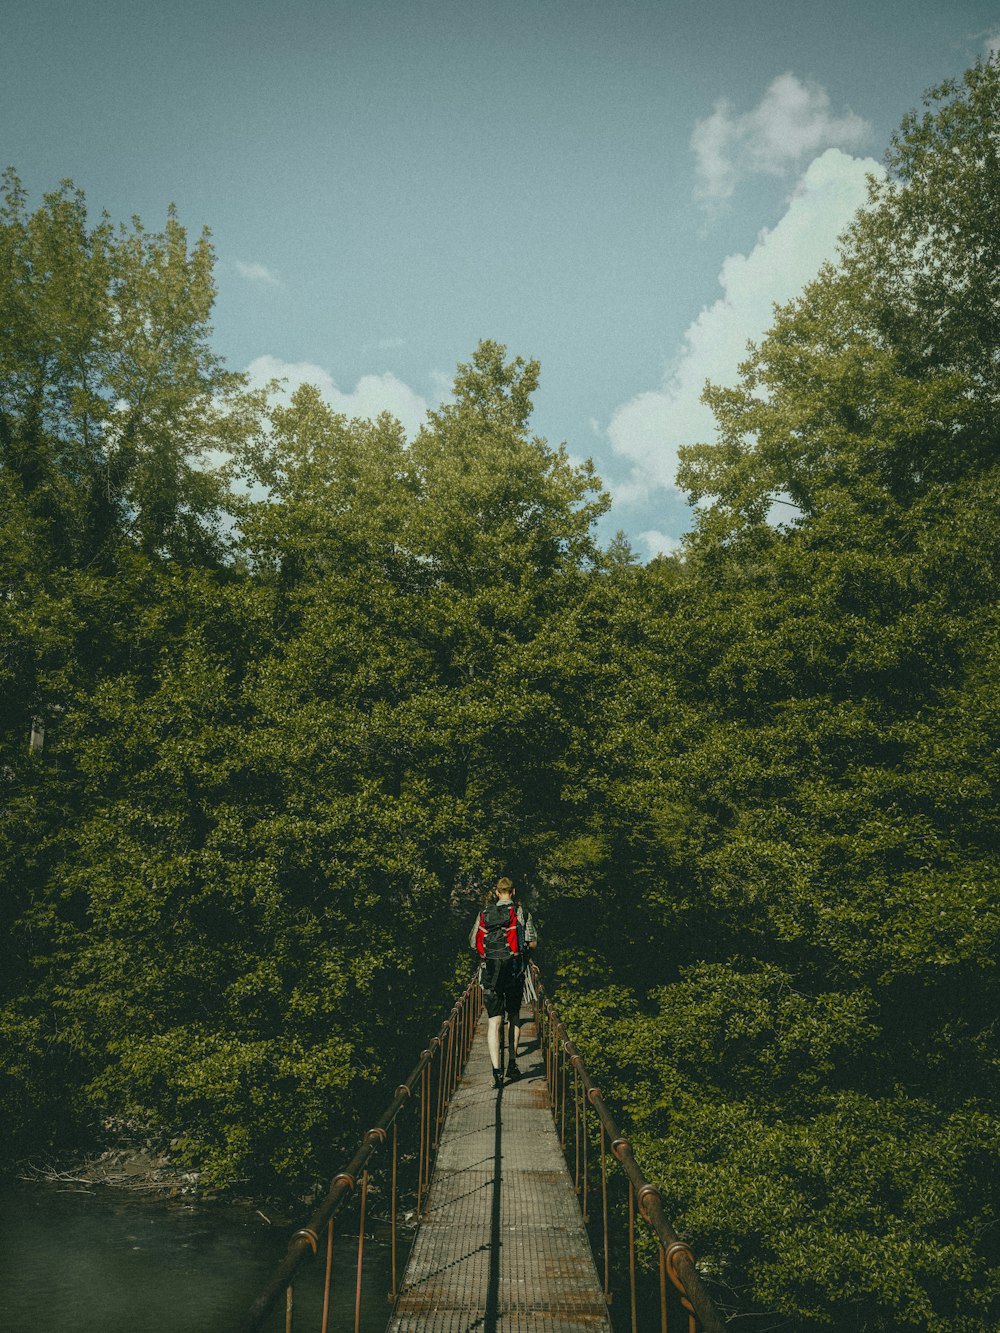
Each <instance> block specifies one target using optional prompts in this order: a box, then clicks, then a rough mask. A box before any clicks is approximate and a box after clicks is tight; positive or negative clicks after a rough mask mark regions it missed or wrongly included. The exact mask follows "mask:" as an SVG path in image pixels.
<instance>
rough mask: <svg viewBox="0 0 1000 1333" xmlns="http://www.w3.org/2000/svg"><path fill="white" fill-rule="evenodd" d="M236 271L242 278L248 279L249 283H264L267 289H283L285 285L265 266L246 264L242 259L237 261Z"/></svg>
mask: <svg viewBox="0 0 1000 1333" xmlns="http://www.w3.org/2000/svg"><path fill="white" fill-rule="evenodd" d="M236 271H237V273H238V274H239V275H240V277H241V278H246V280H247V282H259V283H263V284H264V286H265V287H281V286H283V285H284V284H283V283H282V281H281V279H280V278H279V277H278V276H277V275H276V274H275V273H272V272H271V270H270V269H269V268H268V267H267V266H266V265H265V264H245V263H244V262H243V260H242V259H237V260H236Z"/></svg>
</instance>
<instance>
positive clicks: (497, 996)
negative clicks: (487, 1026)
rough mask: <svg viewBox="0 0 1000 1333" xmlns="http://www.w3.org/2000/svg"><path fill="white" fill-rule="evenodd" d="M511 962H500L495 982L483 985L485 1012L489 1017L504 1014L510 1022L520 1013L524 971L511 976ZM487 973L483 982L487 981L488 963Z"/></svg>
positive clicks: (514, 1020) (516, 1018)
mask: <svg viewBox="0 0 1000 1333" xmlns="http://www.w3.org/2000/svg"><path fill="white" fill-rule="evenodd" d="M511 971H512V965H511V963H509V962H508V963H502V964H501V966H500V974H499V976H498V977H497V979H496V982H495V983H494V985H493V986H492V987H491V986H489V985H484V989H483V1002H484V1003H485V1005H486V1012H487V1013H488V1014H489V1016H490V1018H496V1017H497V1015H498V1014H504V1013H505V1014H506V1015H507V1017H508V1018H509V1019H510V1020H511V1022H513V1023H516V1022H517V1020H518V1018H519V1017H520V1015H521V999H522V997H523V995H524V973H523V972H521V973H519V974H518V975H517V976H516V977H513V976H511ZM486 972H487V975H486V977H485V978H484V982H488V981H489V964H487V967H486Z"/></svg>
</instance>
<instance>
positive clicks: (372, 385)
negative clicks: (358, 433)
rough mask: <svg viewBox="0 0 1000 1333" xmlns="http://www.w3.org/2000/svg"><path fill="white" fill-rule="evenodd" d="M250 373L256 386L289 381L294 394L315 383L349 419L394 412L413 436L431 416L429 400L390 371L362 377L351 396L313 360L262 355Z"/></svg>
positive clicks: (253, 364) (331, 404)
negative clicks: (283, 359)
mask: <svg viewBox="0 0 1000 1333" xmlns="http://www.w3.org/2000/svg"><path fill="white" fill-rule="evenodd" d="M246 373H247V375H248V376H249V377H250V383H251V386H254V387H260V386H262V385H264V384H267V383H268V381H269V380H272V379H283V380H287V384H286V385H285V392H286V393H287V394H291V393H293V392H294V391H295V390H296V389H297V388H298V387H299V385H300V384H315V386H316V387H317V389H319V391H320V393H321V394H322V395H323V397H324V398H325V399H326V401H327V402H328V403H329V404H330V406H331V407H332V408H333V410H334V411H335V412H342V413H343V414H344V416H347V417H362V418H366V419H367V418H374V417H377V416H378V415H379V414H380V413H381V412H391V413H392V415H393V416H394V417H396V418H397V419H398V420H399V421H401V422H402V423H403V426H404V428H405V430H406V433H407V435H410V436H412V435H415V434H416V432H417V430H418V429H419V428H420V426H421V424H422V422H423V420H424V417H425V416H426V414H427V408H428V403H427V400H426V399H425V398H422V397H421V396H420V394H418V393H415V392H414V390H413V389H411V388H410V386H409V385H408V384H404V383H403V381H402V380H400V379H397V378H396V376H395V375H393V374H391V373H389V372H386V373H385V374H384V375H362V376H361V378H360V379H359V380H358V382H357V384H356V385H355V386H354V388H353V389H352V390H351V391H350V392H349V393H345V392H344V390H343V389H340V388H338V386H337V384H336V383H335V382H334V379H333V377H332V376H331V375H330V373H329V371H326V370H324V369H323V367H322V366H317V365H313V364H312V363H311V362H309V361H282V360H280V359H279V358H278V357H276V356H258V357H257V359H256V360H255V361H251V363H250V364H249V366H247V369H246Z"/></svg>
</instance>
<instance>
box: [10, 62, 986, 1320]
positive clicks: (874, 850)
mask: <svg viewBox="0 0 1000 1333" xmlns="http://www.w3.org/2000/svg"><path fill="white" fill-rule="evenodd" d="M998 124H1000V69H998V67H997V65H996V64H995V63H990V64H986V65H981V66H977V67H976V68H974V69H973V70H971V71H969V73H968V75H967V76H966V78H965V80H964V81H962V82H961V83H959V84H957V85H949V86H946V87H943V88H941V89H938V90H936V91H935V92H934V93H933V94H932V95H931V96H930V99H929V104H928V107H927V110H926V114H925V115H923V116H921V117H917V116H914V117H911V118H909V119H908V120H907V121H906V122H905V123H904V125H903V126H902V128H901V130H900V132H899V134H898V135H897V137H896V139H895V141H894V146H893V149H892V151H891V153H890V156H889V167H890V173H889V176H888V179H886V180H885V181H884V182H873V183H872V186H871V199H870V202H869V205H868V207H867V208H866V209H865V210H863V211H862V212H861V213H860V214H859V216H858V218H857V220H856V222H855V224H854V225H853V226H852V228H851V229H850V231H849V232H848V234H847V235H846V236H845V238H844V242H843V249H842V254H841V258H840V260H839V262H838V263H837V264H836V265H831V266H829V267H827V268H826V269H824V270H823V271H822V272H821V273H820V274H819V275H818V276H817V278H816V280H815V281H814V282H813V283H811V284H810V285H809V286H808V287H807V288H806V290H805V291H804V292H803V294H802V296H801V297H799V298H798V299H797V300H795V301H793V302H791V303H790V304H789V305H788V306H786V307H784V308H782V309H780V310H778V311H777V312H776V316H775V322H774V325H773V327H772V329H771V330H770V332H769V333H768V335H767V336H766V337H765V338H764V340H763V341H762V342H761V344H760V345H759V346H757V347H753V348H751V350H750V353H749V356H748V359H747V361H746V363H745V365H744V366H743V367H742V370H741V376H740V380H739V383H738V384H736V385H735V386H730V387H725V388H723V387H713V388H711V389H710V390H709V391H708V392H709V399H710V401H711V403H712V405H713V407H714V409H715V412H716V416H717V419H718V423H719V430H720V442H719V443H718V444H714V445H701V446H692V447H691V448H690V449H688V450H687V451H686V452H685V458H684V463H683V466H682V481H683V482H684V484H685V485H686V486H687V488H688V490H689V492H690V493H691V496H692V498H693V499H694V500H696V501H698V502H700V503H699V508H698V509H697V510H696V516H695V524H694V529H693V531H692V532H691V534H690V535H689V537H688V539H687V541H686V544H685V550H684V552H683V554H682V555H681V556H678V557H673V558H670V559H659V560H656V561H654V562H652V563H651V564H650V565H648V566H646V567H642V566H640V565H639V564H637V563H636V562H635V561H634V559H633V558H632V556H631V554H630V552H629V551H628V549H627V547H626V546H624V544H622V543H614V544H612V546H611V547H610V548H609V549H607V550H602V549H600V548H599V547H598V546H597V545H596V544H595V540H594V537H593V524H594V520H595V518H596V517H597V516H598V515H599V514H600V513H601V512H602V510H603V508H604V506H605V504H606V500H605V497H604V496H603V494H602V493H601V491H600V486H599V482H598V480H597V478H596V477H595V476H594V475H593V473H592V471H591V470H590V468H589V466H584V467H578V466H573V465H572V464H571V463H570V462H569V460H568V458H567V457H566V455H565V453H564V452H563V451H562V450H561V449H552V448H550V447H549V446H548V445H547V444H546V443H545V442H544V441H542V440H539V439H538V438H536V437H534V436H532V435H531V434H530V431H529V420H530V411H531V396H532V393H533V391H534V389H535V387H536V384H537V379H538V367H537V365H536V364H535V363H525V362H523V361H521V360H520V359H516V360H513V361H509V362H508V361H507V360H506V353H505V350H504V349H503V348H502V347H499V346H497V345H496V344H493V343H483V344H481V345H480V347H479V348H478V349H477V350H476V352H475V354H474V355H473V357H472V360H471V361H470V363H469V364H467V365H463V366H460V367H459V369H458V374H457V377H456V380H455V386H454V394H453V398H452V400H451V401H450V402H449V403H448V404H447V405H445V406H443V407H442V408H440V409H439V410H438V411H437V412H433V413H430V414H429V415H428V419H427V421H426V423H425V425H424V427H423V428H422V429H421V431H420V432H419V434H418V435H417V437H416V438H415V439H414V440H413V441H412V442H409V443H408V442H407V441H406V439H405V437H404V435H403V432H402V430H401V428H400V427H399V425H398V423H396V422H395V421H393V420H392V419H391V418H389V417H387V416H386V417H382V418H380V419H379V420H377V421H374V422H363V421H348V420H346V419H345V418H343V417H341V416H337V415H336V414H335V413H333V412H332V411H331V410H330V408H329V407H328V406H327V405H326V404H325V403H324V401H323V400H322V398H321V397H320V396H319V394H318V393H317V392H316V391H315V390H313V389H311V388H309V387H305V388H302V389H300V390H298V391H297V392H296V393H295V394H294V395H293V396H292V397H291V398H290V399H286V398H284V397H282V396H281V395H279V394H276V393H250V392H248V391H247V390H246V387H245V385H244V384H243V382H242V381H241V379H240V377H239V376H235V375H232V374H230V373H228V372H227V371H225V369H224V368H223V366H222V365H221V364H220V362H219V361H218V359H217V358H216V357H215V356H214V355H213V353H212V351H211V347H210V329H209V326H208V322H207V321H208V318H209V313H210V308H211V302H212V295H213V291H212V276H211V272H212V255H211V249H210V246H209V244H208V241H207V239H206V238H204V237H203V238H202V239H201V240H200V241H198V242H197V243H196V244H195V245H193V246H189V245H188V240H187V237H186V235H185V233H184V231H183V229H182V228H181V226H180V224H179V223H178V221H177V219H176V218H175V217H174V216H172V215H171V216H170V217H169V218H168V220H167V225H166V227H165V229H164V231H163V232H162V233H159V234H151V233H148V232H146V231H145V230H144V229H143V228H142V227H141V225H140V224H139V223H138V222H135V223H133V224H132V226H131V227H127V228H114V227H113V226H112V225H111V223H110V222H109V221H108V220H107V219H102V220H101V221H100V222H99V223H98V224H97V225H96V226H93V227H91V226H89V225H88V222H87V216H86V211H85V207H84V202H83V200H82V198H81V197H80V196H79V195H78V194H77V193H75V192H74V191H73V190H72V189H71V188H69V187H65V188H63V189H62V190H60V191H58V192H57V193H55V194H53V195H51V196H48V197H47V198H46V199H45V200H44V201H43V204H42V206H41V207H40V208H39V209H38V210H37V211H35V212H34V213H30V212H29V210H28V208H27V204H26V199H25V195H24V192H23V190H22V188H21V186H20V184H19V182H18V181H17V180H16V178H14V177H13V176H11V175H8V177H7V178H6V185H5V190H4V200H5V205H4V208H3V212H2V217H0V496H2V513H0V552H2V555H0V561H2V563H0V577H2V580H3V599H2V602H0V636H2V645H3V654H2V659H0V687H2V688H0V693H2V698H3V714H2V717H0V746H2V750H3V754H2V758H0V765H2V767H0V780H2V784H3V789H4V798H5V799H4V807H3V813H2V817H0V861H2V864H3V875H4V885H5V892H4V896H3V908H2V911H3V934H2V940H0V949H2V951H3V957H2V959H0V1030H2V1036H3V1057H2V1060H3V1063H2V1065H0V1116H2V1127H3V1132H4V1135H5V1139H6V1142H7V1143H8V1146H9V1149H10V1150H11V1151H12V1152H13V1154H14V1155H17V1154H23V1153H26V1152H30V1151H33V1150H35V1149H37V1148H38V1147H39V1146H40V1145H41V1144H43V1143H46V1142H52V1141H55V1140H56V1139H57V1138H58V1136H59V1135H60V1134H62V1135H63V1136H64V1138H65V1137H67V1136H68V1137H69V1138H70V1139H71V1140H72V1139H76V1140H79V1137H80V1136H81V1135H82V1134H83V1133H84V1132H85V1129H86V1126H87V1125H88V1124H89V1123H91V1122H92V1121H93V1120H94V1119H95V1118H99V1117H101V1116H108V1115H138V1116H140V1117H145V1118H147V1119H151V1120H153V1121H154V1122H156V1123H158V1124H160V1125H162V1126H165V1127H168V1128H170V1129H171V1131H172V1132H174V1133H176V1134H179V1135H181V1136H183V1141H184V1144H185V1145H186V1147H185V1151H186V1152H187V1154H188V1156H189V1159H190V1160H191V1161H192V1162H197V1163H198V1164H200V1165H201V1166H202V1167H203V1169H205V1170H206V1171H207V1173H208V1174H209V1175H210V1177H211V1178H212V1179H214V1180H216V1181H218V1182H220V1183H231V1182H234V1181H238V1180H250V1181H252V1182H253V1184H254V1186H255V1187H262V1186H268V1185H272V1184H273V1182H274V1181H276V1180H283V1181H284V1182H286V1183H287V1184H289V1185H290V1186H292V1187H301V1186H304V1185H305V1184H307V1183H308V1182H310V1181H312V1180H314V1179H315V1178H317V1176H319V1175H322V1174H323V1173H324V1172H325V1171H328V1170H329V1169H330V1168H331V1167H332V1166H333V1164H334V1162H335V1160H336V1154H337V1153H338V1152H339V1151H340V1149H341V1147H342V1145H343V1143H344V1142H345V1140H346V1139H350V1138H351V1137H352V1135H353V1134H354V1132H355V1130H356V1126H357V1123H358V1117H360V1116H363V1114H364V1112H365V1109H366V1107H367V1105H369V1104H370V1103H371V1101H372V1099H378V1098H379V1097H380V1096H382V1095H384V1093H385V1091H386V1089H388V1088H390V1087H391V1086H392V1085H393V1084H394V1083H395V1082H396V1081H397V1079H398V1070H399V1067H400V1065H401V1064H402V1063H404V1062H406V1061H407V1060H408V1059H409V1057H410V1056H411V1055H412V1052H413V1049H414V1046H415V1044H416V1042H418V1041H419V1040H420V1039H421V1038H423V1037H424V1036H425V1035H426V1032H427V1031H428V1029H429V1028H430V1027H432V1026H433V1025H434V1024H435V1023H436V1021H437V1015H438V1013H439V1012H440V1010H441V1008H442V1007H443V1006H444V1005H445V1003H446V1001H447V999H448V996H449V994H450V992H451V990H452V987H453V983H454V981H455V976H456V966H458V967H459V968H461V966H462V964H461V961H460V959H461V944H462V940H463V937H464V934H465V931H466V927H467V921H466V916H467V915H468V907H469V904H470V902H471V901H472V899H473V898H474V897H475V895H476V893H477V892H478V889H479V886H480V885H481V883H482V881H483V879H484V878H485V877H488V876H490V875H491V874H493V873H495V872H496V871H497V869H499V868H501V867H504V868H508V869H510V870H511V871H512V872H513V873H514V874H515V875H516V876H518V877H520V878H521V879H522V880H524V881H527V882H528V883H530V884H531V886H532V891H533V895H534V902H533V908H534V911H535V915H536V917H537V918H539V919H540V923H541V925H542V927H543V940H544V941H545V946H544V947H545V949H546V950H547V952H548V963H547V970H548V971H549V972H550V974H557V976H558V985H559V991H560V1006H561V1008H562V1010H563V1011H564V1012H565V1013H566V1014H567V1016H568V1017H569V1018H570V1019H571V1021H572V1025H573V1027H574V1029H575V1033H576V1036H577V1040H578V1043H579V1044H580V1045H581V1046H582V1047H584V1048H585V1049H586V1051H587V1055H588V1062H589V1063H591V1064H592V1065H593V1066H594V1067H595V1069H596V1070H597V1071H598V1076H599V1080H600V1082H601V1085H602V1087H603V1088H604V1090H605V1095H606V1096H607V1097H608V1099H609V1100H610V1101H612V1102H613V1103H615V1104H616V1105H617V1106H618V1108H619V1110H620V1111H621V1113H622V1118H623V1119H624V1120H626V1121H627V1122H628V1124H629V1132H630V1135H631V1137H632V1140H633V1142H634V1144H635V1145H636V1149H637V1152H638V1154H639V1156H640V1158H641V1160H642V1161H643V1163H644V1166H645V1169H646V1171H647V1173H648V1174H649V1175H650V1176H651V1177H653V1178H655V1179H656V1180H657V1181H658V1182H659V1183H660V1184H661V1185H662V1187H663V1189H664V1195H665V1199H666V1201H667V1207H668V1212H669V1213H670V1214H671V1215H672V1216H673V1217H674V1218H675V1220H676V1222H677V1225H678V1227H679V1229H680V1230H682V1231H683V1232H684V1233H685V1234H687V1235H689V1236H690V1237H691V1238H692V1240H693V1242H694V1243H695V1245H696V1249H697V1252H698V1254H699V1256H703V1257H704V1261H705V1264H706V1269H707V1271H709V1272H710V1274H711V1276H712V1279H713V1282H714V1284H715V1289H716V1291H717V1293H718V1296H719V1299H720V1302H721V1303H722V1304H723V1305H728V1306H729V1307H730V1308H732V1309H734V1310H738V1311H740V1312H741V1313H742V1314H743V1315H744V1317H745V1320H746V1322H747V1326H752V1327H757V1328H765V1327H778V1326H784V1327H789V1328H795V1329H802V1330H806V1329H811V1328H817V1329H820V1328H834V1329H843V1330H848V1329H852V1330H853V1329H862V1328H867V1329H872V1330H874V1329H882V1330H892V1329H921V1330H928V1331H929V1330H938V1329H944V1328H948V1329H953V1330H965V1331H966V1333H978V1331H981V1330H986V1329H990V1328H992V1327H994V1326H995V1324H996V1321H997V1311H998V1306H1000V1291H998V1286H1000V1265H998V1259H1000V1256H998V1252H997V1218H996V1201H995V1195H994V1191H993V1189H992V1181H993V1179H994V1178H995V1177H996V1175H997V1163H998V1156H1000V1153H998V1148H1000V1142H998V1139H1000V1122H998V1118H997V1111H996V1107H997V1077H996V1075H997V1058H996V1044H995V1036H994V1027H995V1015H996V1012H997V1004H998V998H1000V997H998V994H997V984H996V961H995V959H996V939H997V924H998V921H997V918H998V893H997V889H998V878H1000V877H998V870H997V861H996V848H997V846H998V845H1000V817H998V814H997V797H998V791H997V787H998V781H997V779H998V759H997V745H996V738H997V722H998V713H1000V653H998V649H1000V617H998V598H997V586H998V581H997V572H998V559H1000V527H998V523H997V518H998V508H1000V506H998V500H1000V448H998V444H1000V432H998V426H1000V145H998V138H997V129H996V127H997V125H998ZM782 515H784V519H782ZM33 724H34V735H35V737H36V744H35V747H34V748H30V747H29V735H30V734H31V733H32V727H33ZM43 726H44V745H43V746H42V747H41V748H39V747H38V745H37V739H38V738H39V737H40V734H41V728H42V727H43ZM456 960H459V961H458V962H456ZM550 979H551V976H550ZM390 1017H391V1021H387V1020H388V1019H389V1018H390Z"/></svg>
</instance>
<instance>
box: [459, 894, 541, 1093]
mask: <svg viewBox="0 0 1000 1333" xmlns="http://www.w3.org/2000/svg"><path fill="white" fill-rule="evenodd" d="M537 943H538V935H537V933H536V931H535V924H534V922H533V921H532V919H531V914H530V912H528V913H526V912H524V911H523V909H522V908H521V907H520V905H519V904H515V902H514V883H513V880H510V879H508V878H507V877H506V876H504V877H503V878H502V879H498V880H497V882H496V887H495V889H494V894H493V896H492V900H491V901H488V902H487V904H486V906H485V907H484V908H483V910H482V911H481V912H480V913H479V915H478V916H477V917H476V919H475V921H474V922H473V923H472V929H471V931H470V932H469V946H470V948H473V949H475V951H476V953H477V954H478V955H479V957H480V958H481V959H482V960H483V961H482V965H481V967H480V974H479V975H480V983H481V984H482V987H483V999H484V1002H485V1004H486V1013H487V1014H488V1016H489V1022H488V1024H487V1028H486V1048H487V1050H488V1051H489V1054H490V1063H491V1064H492V1066H493V1086H494V1087H495V1088H499V1087H500V1086H501V1084H502V1082H503V1075H502V1073H501V1070H500V1056H501V1051H500V1024H501V1023H502V1022H503V1018H504V1015H505V1014H506V1016H507V1020H508V1026H509V1029H510V1058H509V1059H508V1061H507V1082H508V1083H513V1082H514V1080H515V1079H518V1078H520V1077H521V1071H520V1070H519V1069H518V1067H517V1044H518V1038H519V1036H520V1033H521V1002H522V1000H523V998H524V982H525V976H526V973H527V966H528V954H529V952H530V951H531V950H532V949H534V948H535V946H536V945H537Z"/></svg>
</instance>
